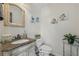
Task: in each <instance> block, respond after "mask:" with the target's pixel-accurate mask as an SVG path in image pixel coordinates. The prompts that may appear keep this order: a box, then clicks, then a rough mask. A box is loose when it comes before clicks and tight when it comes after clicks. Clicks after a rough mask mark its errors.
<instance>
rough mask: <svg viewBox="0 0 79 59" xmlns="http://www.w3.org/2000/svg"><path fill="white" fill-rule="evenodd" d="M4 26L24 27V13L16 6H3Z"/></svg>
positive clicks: (9, 4) (6, 4) (10, 4)
mask: <svg viewBox="0 0 79 59" xmlns="http://www.w3.org/2000/svg"><path fill="white" fill-rule="evenodd" d="M3 15H4V25H5V26H14V27H24V26H25V11H24V10H23V9H22V8H21V7H20V6H18V5H17V4H12V3H4V4H3Z"/></svg>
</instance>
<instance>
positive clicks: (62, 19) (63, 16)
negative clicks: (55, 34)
mask: <svg viewBox="0 0 79 59" xmlns="http://www.w3.org/2000/svg"><path fill="white" fill-rule="evenodd" d="M67 19H68V15H67V13H62V14H61V15H60V16H59V20H60V21H64V20H67Z"/></svg>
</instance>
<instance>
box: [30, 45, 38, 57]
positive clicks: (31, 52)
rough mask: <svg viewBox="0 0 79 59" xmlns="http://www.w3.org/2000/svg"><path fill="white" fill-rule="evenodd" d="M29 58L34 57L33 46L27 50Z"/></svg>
mask: <svg viewBox="0 0 79 59" xmlns="http://www.w3.org/2000/svg"><path fill="white" fill-rule="evenodd" d="M29 56H36V54H35V46H33V47H31V48H30V49H29Z"/></svg>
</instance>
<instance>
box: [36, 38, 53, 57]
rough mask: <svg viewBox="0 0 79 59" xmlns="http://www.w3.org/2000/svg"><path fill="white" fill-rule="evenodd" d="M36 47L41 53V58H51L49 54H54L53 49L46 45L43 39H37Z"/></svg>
mask: <svg viewBox="0 0 79 59" xmlns="http://www.w3.org/2000/svg"><path fill="white" fill-rule="evenodd" d="M36 46H37V48H38V51H39V56H49V54H51V52H52V48H51V47H50V46H48V45H47V44H45V42H44V41H43V40H42V39H37V41H36Z"/></svg>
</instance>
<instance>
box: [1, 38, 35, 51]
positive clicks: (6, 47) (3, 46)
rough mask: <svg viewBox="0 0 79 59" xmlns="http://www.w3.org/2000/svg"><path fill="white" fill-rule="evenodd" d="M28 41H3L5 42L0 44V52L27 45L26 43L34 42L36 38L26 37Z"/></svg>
mask: <svg viewBox="0 0 79 59" xmlns="http://www.w3.org/2000/svg"><path fill="white" fill-rule="evenodd" d="M27 39H28V40H29V41H28V42H24V43H22V44H11V42H8V43H5V44H2V46H1V47H0V52H1V51H2V52H8V51H10V50H13V49H16V48H18V47H21V46H23V45H27V44H30V43H32V42H35V41H36V40H35V39H31V38H27Z"/></svg>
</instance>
